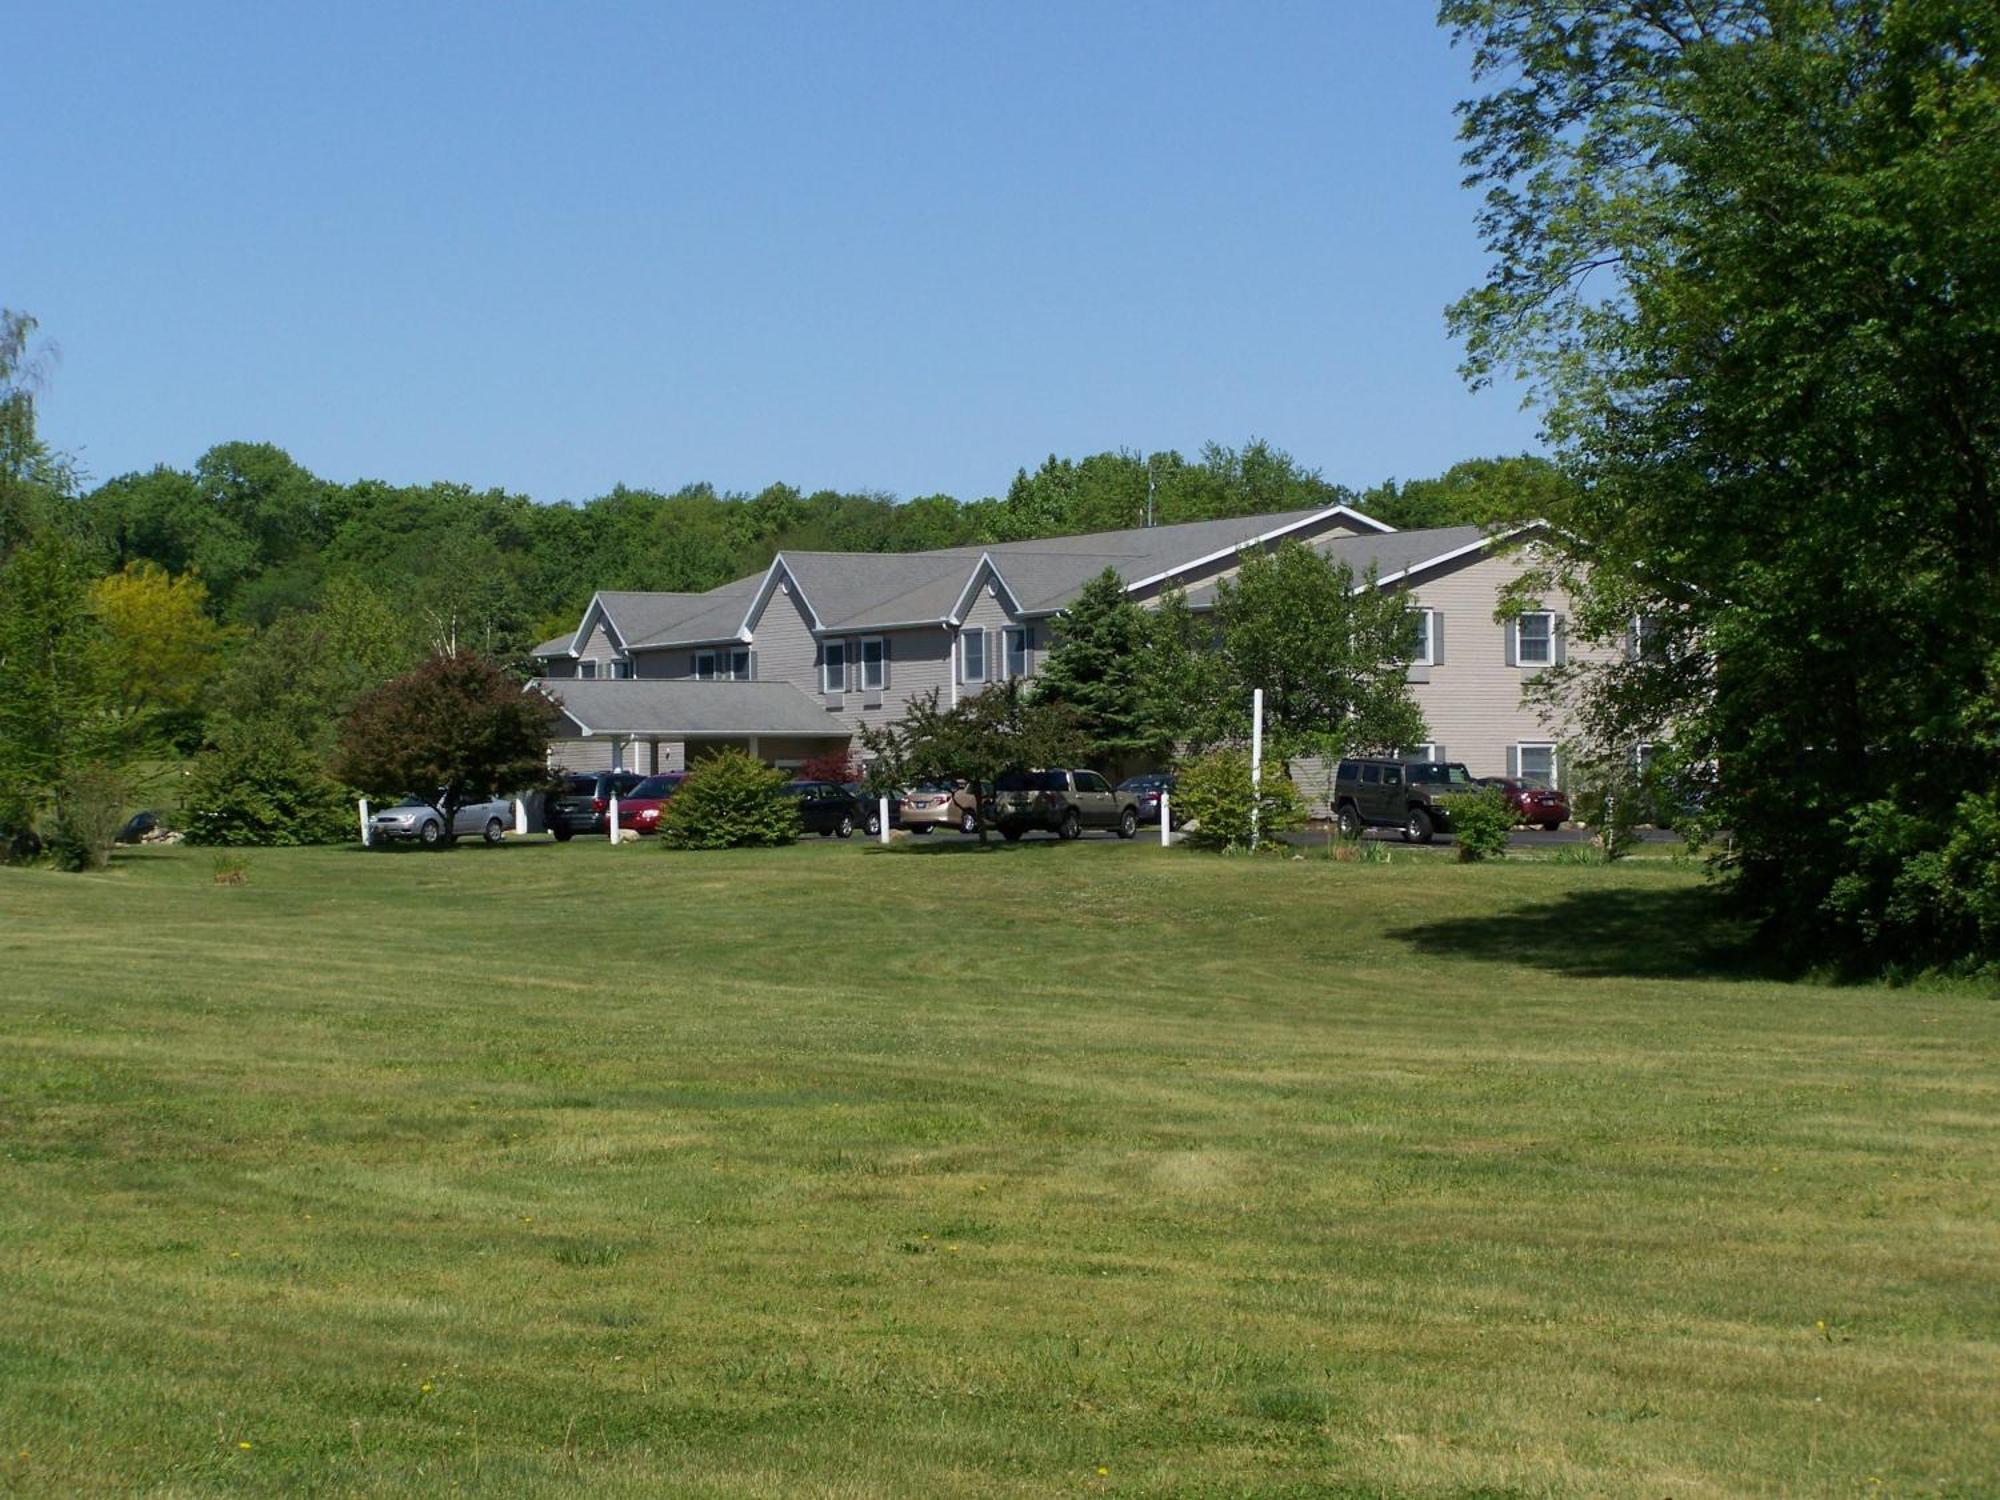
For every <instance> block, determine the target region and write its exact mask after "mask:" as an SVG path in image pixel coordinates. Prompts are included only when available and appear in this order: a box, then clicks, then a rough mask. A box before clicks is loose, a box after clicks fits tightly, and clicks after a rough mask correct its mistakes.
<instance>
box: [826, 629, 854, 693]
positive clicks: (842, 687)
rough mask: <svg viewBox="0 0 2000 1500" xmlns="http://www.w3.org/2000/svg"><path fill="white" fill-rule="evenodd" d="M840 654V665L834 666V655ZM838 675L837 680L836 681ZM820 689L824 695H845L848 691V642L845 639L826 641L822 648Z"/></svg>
mask: <svg viewBox="0 0 2000 1500" xmlns="http://www.w3.org/2000/svg"><path fill="white" fill-rule="evenodd" d="M835 652H839V653H840V664H839V665H838V666H835V665H834V660H833V657H834V653H835ZM836 675H837V680H836ZM819 687H820V691H821V692H823V693H844V692H846V691H847V642H846V640H845V639H841V640H837V641H826V642H824V643H823V644H822V645H821V647H820V662H819Z"/></svg>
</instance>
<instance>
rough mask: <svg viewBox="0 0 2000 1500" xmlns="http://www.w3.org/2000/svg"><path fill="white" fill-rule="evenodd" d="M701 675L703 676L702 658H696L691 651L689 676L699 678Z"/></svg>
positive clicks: (689, 654) (689, 655)
mask: <svg viewBox="0 0 2000 1500" xmlns="http://www.w3.org/2000/svg"><path fill="white" fill-rule="evenodd" d="M700 674H701V658H700V657H698V656H696V655H695V654H694V653H693V652H692V651H690V652H689V653H688V676H690V677H697V676H699V675H700Z"/></svg>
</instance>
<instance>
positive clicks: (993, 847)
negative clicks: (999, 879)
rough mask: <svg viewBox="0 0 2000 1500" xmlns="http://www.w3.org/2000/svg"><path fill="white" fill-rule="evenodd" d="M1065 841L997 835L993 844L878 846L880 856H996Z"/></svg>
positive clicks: (907, 842) (951, 842) (952, 842)
mask: <svg viewBox="0 0 2000 1500" xmlns="http://www.w3.org/2000/svg"><path fill="white" fill-rule="evenodd" d="M1062 844H1063V841H1062V840H1061V839H1056V838H1047V839H1020V840H1018V841H1016V842H1014V843H1011V844H1010V843H1008V842H1007V841H1006V840H1005V839H1003V838H1001V837H1000V835H998V834H997V833H996V834H995V835H994V836H993V838H992V840H991V842H989V843H984V844H982V843H980V842H979V840H978V839H945V840H938V839H904V840H898V841H897V842H896V843H893V844H891V845H890V846H889V847H888V848H887V849H883V848H882V847H881V846H880V845H877V846H876V849H875V852H876V853H878V854H995V853H999V852H1000V851H1002V850H1005V851H1006V852H1008V853H1012V852H1013V851H1014V850H1016V849H1059V848H1061V847H1062Z"/></svg>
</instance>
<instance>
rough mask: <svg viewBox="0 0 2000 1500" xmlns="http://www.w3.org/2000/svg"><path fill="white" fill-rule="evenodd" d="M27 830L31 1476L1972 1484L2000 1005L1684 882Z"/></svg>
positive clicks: (219, 1482) (1668, 876)
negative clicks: (33, 862)
mask: <svg viewBox="0 0 2000 1500" xmlns="http://www.w3.org/2000/svg"><path fill="white" fill-rule="evenodd" d="M250 860H251V863H250V869H249V873H248V883H247V884H246V885H244V886H242V887H240V888H234V889H231V888H225V887H220V886H217V885H216V884H215V883H214V881H213V880H212V878H211V873H212V872H211V862H210V856H209V855H208V854H207V853H206V852H199V851H186V850H166V851H158V852H144V853H135V854H133V855H131V856H129V857H126V858H122V859H121V860H120V861H119V862H118V864H117V866H116V867H115V868H114V869H113V870H111V871H110V872H108V873H106V874H103V875H100V876H89V877H74V876H62V875H57V874H53V873H50V872H46V871H0V1445H4V1446H0V1492H6V1493H20V1494H32V1495H84V1494H93V1493H96V1494H113V1493H115V1494H127V1493H154V1494H170V1495H196V1494H206V1493H212V1492H239V1491H240V1492H262V1493H286V1494H308V1493H318V1494H364V1495H401V1494H406V1493H453V1492H456V1493H463V1494H496V1495H498V1494H510V1495H511V1494H534V1495H564V1496H568V1495H576V1496H586V1495H587V1496H639V1495H660V1494H675V1495H713V1496H725V1495H726V1496H738V1495H749V1496H788V1497H790V1496H871V1495H1021V1496H1030V1495H1033V1496H1040V1495H1051V1494H1072V1495H1160V1496H1165V1495H1175V1496H1179V1495H1243V1496H1251V1495H1256V1496H1309V1495H1326V1496H1392V1495H1394V1496H1402V1495H1413V1496H1435V1497H1465V1500H1469V1497H1474V1496H1480V1497H1499V1496H1544V1495H1563V1496H1600V1495H1633V1496H1650V1497H1663V1496H1672V1497H1675V1500H1688V1497H1698V1496H1715V1495H1739V1494H1747V1495H1774V1494H1802V1495H1882V1494H1889V1495H1956V1496H1990V1495H1994V1494H1996V1493H2000V1282H1996V1272H2000V1213H1996V1198H1995V1186H1996V1182H2000V1129H1996V1127H1997V1126H2000V1069H1996V1061H2000V1004H1997V1003H1996V1001H1995V998H1994V996H1993V995H1992V993H1991V992H1990V991H1981V990H1979V989H1976V988H1970V987H1938V988H1931V989H1923V988H1919V989H1909V990H1888V989H1874V988H1831V987H1819V986H1812V985H1804V984H1799V985H1789V984H1781V983H1772V982H1766V981H1763V980H1760V979H1758V978H1756V977H1754V976H1753V975H1752V973H1751V972H1750V971H1748V970H1746V969H1744V968H1743V967H1742V966H1741V965H1740V964H1735V963H1733V962H1732V961H1731V960H1729V959H1727V958H1726V957H1722V956H1718V955H1717V954H1716V953H1713V952H1711V951H1709V950H1710V947H1711V945H1713V944H1715V943H1716V942H1718V941H1720V940H1721V939H1723V938H1724V937H1726V934H1725V933H1723V932H1722V930H1721V929H1720V928H1719V927H1718V926H1717V925H1716V922H1715V918H1714V915H1713V913H1712V912H1711V911H1710V910H1709V908H1708V906H1707V905H1706V903H1705V900H1704V898H1703V896H1702V895H1701V893H1700V891H1699V888H1698V887H1699V880H1698V877H1697V876H1696V875H1695V874H1693V873H1692V872H1690V871H1687V870H1684V869H1680V868H1676V867H1674V866H1672V865H1670V864H1668V863H1667V862H1665V861H1659V860H1654V861H1650V862H1647V863H1645V864H1634V865H1630V866H1627V867H1624V868H1620V869H1617V870H1612V871H1606V870H1603V869H1584V868H1566V867H1562V866H1557V865H1552V864H1546V863H1541V864H1531V863H1526V862H1522V861H1518V860H1516V861H1510V862H1509V863H1507V864H1505V865H1499V866H1492V867H1484V868H1463V867H1459V866H1456V865H1454V864H1451V863H1449V862H1447V861H1445V860H1443V859H1438V858H1432V857H1423V856H1407V855H1402V856H1399V858H1398V860H1397V862H1396V863H1394V864H1391V865H1388V866H1378V865H1357V864H1336V863H1332V862H1329V861H1326V860H1324V859H1315V860H1308V861H1304V862H1297V861H1289V860H1277V859H1274V860H1270V861H1267V862H1254V863H1253V862H1249V861H1244V860H1222V859H1214V858H1207V857H1202V856H1198V855H1194V854H1190V853H1184V852H1180V851H1171V852H1165V851H1161V850H1159V849H1157V848H1153V847H1149V846H1145V845H1140V846H1132V845H1119V844H1116V843H1112V842H1108V841H1107V842H1095V841H1093V842H1088V843H1086V844H1083V845H1075V846H1060V847H1057V846H1051V845H1044V846H1041V847H1033V846H1022V847H1020V848H1016V849H1000V850H996V851H994V852H992V853H978V852H971V851H952V850H950V849H946V848H944V847H942V846H940V847H939V848H937V849H936V850H927V849H924V848H923V847H922V846H917V847H913V848H911V849H910V850H909V851H907V852H905V851H902V850H898V851H895V852H890V853H881V852H877V851H874V850H871V849H867V848H865V847H863V846H862V845H861V842H860V841H859V840H857V841H856V842H855V843H853V844H827V843H821V842H819V841H817V840H815V841H812V842H810V843H809V844H807V845H805V846H803V847H800V848H798V849H792V850H782V851H775V852H770V853H758V854H741V855H737V854H724V855H691V854H683V855H677V854H669V853H666V852H664V851H662V850H660V849H657V848H655V847H652V846H650V845H649V846H646V847H641V848H637V849H624V850H612V849H610V848H607V847H605V846H604V845H603V844H601V843H597V842H595V841H593V842H590V843H583V842H579V843H576V844H573V845H570V846H567V847H556V846H553V845H546V844H534V843H529V844H523V845H519V846H513V845H510V846H509V847H506V848H504V849H501V850H497V851H488V850H482V849H479V848H476V847H474V848H465V849H461V850H458V851H455V852H453V853H450V854H447V855H442V856H432V855H421V854H402V855H384V854H376V855H365V854H362V853H361V852H359V851H358V850H351V851H350V850H316V851H297V852H290V851H270V852H261V853H256V854H253V855H251V856H250Z"/></svg>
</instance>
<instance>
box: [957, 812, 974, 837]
mask: <svg viewBox="0 0 2000 1500" xmlns="http://www.w3.org/2000/svg"><path fill="white" fill-rule="evenodd" d="M958 831H959V832H960V833H977V832H979V814H977V813H971V812H969V813H966V814H965V815H964V816H963V817H961V818H960V819H959V820H958Z"/></svg>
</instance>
